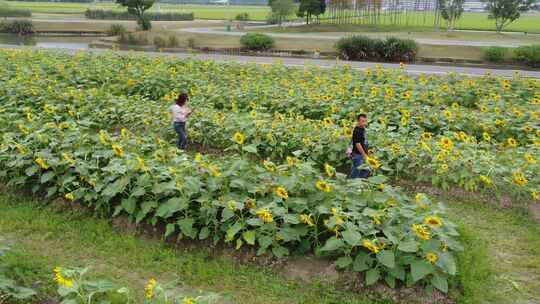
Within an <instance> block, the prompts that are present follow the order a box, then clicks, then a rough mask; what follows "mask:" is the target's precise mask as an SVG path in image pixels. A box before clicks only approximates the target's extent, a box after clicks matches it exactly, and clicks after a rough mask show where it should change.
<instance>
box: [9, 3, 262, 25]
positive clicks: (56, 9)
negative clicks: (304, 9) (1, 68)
mask: <svg viewBox="0 0 540 304" xmlns="http://www.w3.org/2000/svg"><path fill="white" fill-rule="evenodd" d="M9 5H10V7H13V8H24V9H29V10H31V11H32V12H33V13H49V14H83V13H84V11H85V10H86V9H88V8H91V9H122V8H121V7H119V6H118V5H116V4H113V3H98V4H87V3H55V2H17V1H13V2H9ZM157 10H158V5H154V7H152V8H151V11H157ZM159 10H161V11H175V12H181V11H185V12H194V13H195V18H196V19H234V17H235V16H236V15H237V14H239V13H243V12H246V13H248V14H249V16H250V18H251V19H253V20H265V19H266V15H267V14H268V12H269V9H268V8H267V7H263V6H237V5H230V6H218V5H182V4H178V5H177V4H160V5H159Z"/></svg>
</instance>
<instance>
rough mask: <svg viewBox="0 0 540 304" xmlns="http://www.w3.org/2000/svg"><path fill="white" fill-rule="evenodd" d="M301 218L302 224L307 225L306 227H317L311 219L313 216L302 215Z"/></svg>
mask: <svg viewBox="0 0 540 304" xmlns="http://www.w3.org/2000/svg"><path fill="white" fill-rule="evenodd" d="M299 217H300V222H301V223H302V224H306V225H308V226H309V227H313V226H315V224H314V223H313V220H312V219H311V215H307V214H300V215H299Z"/></svg>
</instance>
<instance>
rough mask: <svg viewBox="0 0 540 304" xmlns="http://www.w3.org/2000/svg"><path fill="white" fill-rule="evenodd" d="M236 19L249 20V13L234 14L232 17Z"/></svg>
mask: <svg viewBox="0 0 540 304" xmlns="http://www.w3.org/2000/svg"><path fill="white" fill-rule="evenodd" d="M234 19H235V20H237V21H248V20H249V14H248V13H240V14H238V15H236V17H235V18H234Z"/></svg>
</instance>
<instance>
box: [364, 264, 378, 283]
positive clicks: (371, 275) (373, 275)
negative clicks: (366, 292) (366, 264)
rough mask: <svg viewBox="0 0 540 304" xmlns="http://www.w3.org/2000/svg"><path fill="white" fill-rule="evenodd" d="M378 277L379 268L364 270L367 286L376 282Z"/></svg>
mask: <svg viewBox="0 0 540 304" xmlns="http://www.w3.org/2000/svg"><path fill="white" fill-rule="evenodd" d="M380 277H381V274H380V273H379V270H378V269H377V268H373V269H370V270H368V271H367V272H366V285H367V286H369V285H373V284H375V283H377V281H378V280H379V278H380Z"/></svg>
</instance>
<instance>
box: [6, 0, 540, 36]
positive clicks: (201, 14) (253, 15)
mask: <svg viewBox="0 0 540 304" xmlns="http://www.w3.org/2000/svg"><path fill="white" fill-rule="evenodd" d="M9 5H10V7H13V8H24V9H29V10H31V11H32V12H33V13H54V14H82V13H84V11H85V10H86V9H87V8H96V9H120V8H119V7H118V5H116V4H113V3H97V4H87V3H55V2H18V1H10V2H9ZM159 9H160V10H162V11H186V12H193V13H195V18H196V19H234V17H235V16H236V15H237V14H239V13H243V12H245V13H248V14H249V16H250V19H252V20H257V21H264V20H265V19H266V16H267V15H268V13H269V8H268V7H264V6H238V5H230V6H218V5H191V4H190V5H183V4H160V5H159ZM151 10H153V11H156V10H158V6H157V5H154V7H153V8H152V9H151ZM327 17H328V16H327ZM433 20H434V15H433V14H431V13H427V14H424V13H421V12H416V13H407V14H406V15H403V16H401V18H400V22H399V24H397V25H393V24H392V21H391V20H390V18H389V17H388V16H385V15H384V14H383V15H382V16H381V24H382V25H383V26H382V27H381V26H377V27H376V29H377V30H378V31H381V30H383V31H389V30H390V31H395V30H396V29H399V30H404V29H415V30H418V29H424V30H430V29H432V27H433V23H434V22H433ZM357 21H358V23H362V20H361V19H358V20H357ZM323 22H325V23H329V22H330V21H329V20H326V21H323ZM442 26H443V27H444V24H443V25H442ZM456 29H467V30H494V29H495V23H494V21H492V20H488V18H487V13H464V14H463V17H462V18H461V19H460V20H459V21H458V22H457V24H456ZM505 30H507V31H525V32H531V33H533V32H534V33H540V14H538V13H530V14H523V15H522V16H521V18H520V19H519V20H517V21H515V22H514V23H512V24H510V25H509V26H508V27H507V28H506V29H505Z"/></svg>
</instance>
